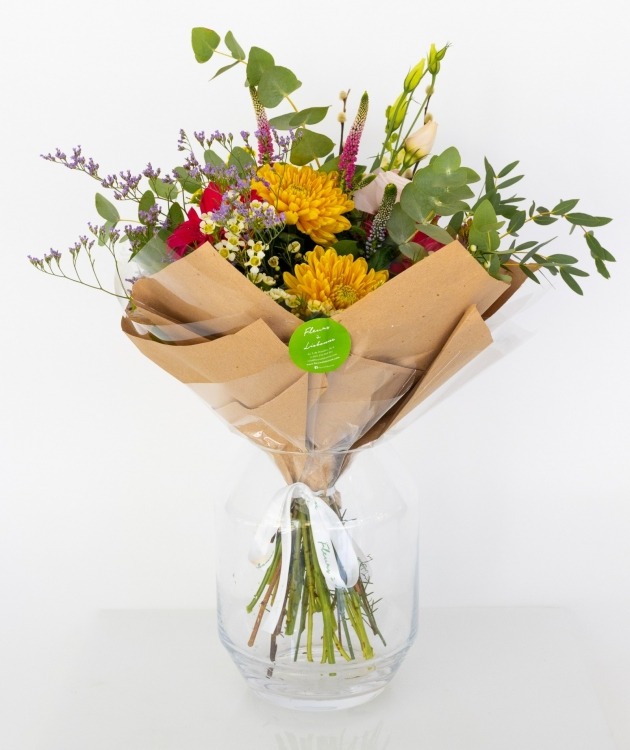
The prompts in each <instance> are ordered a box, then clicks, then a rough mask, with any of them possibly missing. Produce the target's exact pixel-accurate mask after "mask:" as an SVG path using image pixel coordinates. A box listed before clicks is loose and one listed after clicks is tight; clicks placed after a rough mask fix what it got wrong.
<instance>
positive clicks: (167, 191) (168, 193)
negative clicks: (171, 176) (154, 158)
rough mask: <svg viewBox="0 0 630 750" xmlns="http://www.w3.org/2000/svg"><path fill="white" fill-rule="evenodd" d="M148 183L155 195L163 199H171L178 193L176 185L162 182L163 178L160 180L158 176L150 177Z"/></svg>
mask: <svg viewBox="0 0 630 750" xmlns="http://www.w3.org/2000/svg"><path fill="white" fill-rule="evenodd" d="M149 185H150V186H151V190H153V192H154V193H155V194H156V195H157V197H158V198H162V199H163V200H167V201H173V200H175V198H177V194H178V193H179V190H178V189H177V185H174V184H173V183H169V182H164V180H161V179H160V178H159V177H150V178H149Z"/></svg>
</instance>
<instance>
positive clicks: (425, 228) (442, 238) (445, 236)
mask: <svg viewBox="0 0 630 750" xmlns="http://www.w3.org/2000/svg"><path fill="white" fill-rule="evenodd" d="M416 230H417V231H419V232H422V233H423V234H426V236H427V237H430V238H431V239H432V240H436V241H437V242H441V243H442V244H443V245H448V244H449V242H452V241H453V238H452V237H451V235H450V234H449V233H448V232H447V231H446V229H444V228H443V227H438V226H437V225H436V224H420V225H418V226H416Z"/></svg>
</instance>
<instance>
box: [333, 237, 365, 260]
mask: <svg viewBox="0 0 630 750" xmlns="http://www.w3.org/2000/svg"><path fill="white" fill-rule="evenodd" d="M333 247H334V248H335V250H336V251H337V255H354V256H355V257H358V256H359V255H360V254H361V253H360V248H359V243H358V242H356V240H338V241H337V242H335V244H334V245H333Z"/></svg>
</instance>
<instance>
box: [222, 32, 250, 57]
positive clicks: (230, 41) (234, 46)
mask: <svg viewBox="0 0 630 750" xmlns="http://www.w3.org/2000/svg"><path fill="white" fill-rule="evenodd" d="M225 46H226V47H227V48H228V49H229V50H230V52H231V53H232V57H233V58H234V59H235V60H237V61H240V60H244V59H245V52H244V51H243V48H242V47H241V45H240V44H239V43H238V42H237V41H236V39H235V38H234V34H232V32H231V31H228V33H227V34H226V35H225Z"/></svg>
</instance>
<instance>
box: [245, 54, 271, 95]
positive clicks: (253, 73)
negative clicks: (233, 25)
mask: <svg viewBox="0 0 630 750" xmlns="http://www.w3.org/2000/svg"><path fill="white" fill-rule="evenodd" d="M273 66H274V59H273V55H271V54H270V53H269V52H267V51H266V50H264V49H261V48H260V47H252V48H251V49H250V51H249V58H248V59H247V84H248V85H249V86H258V84H259V82H260V79H261V77H262V74H263V73H264V71H265V70H268V69H269V68H273Z"/></svg>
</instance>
